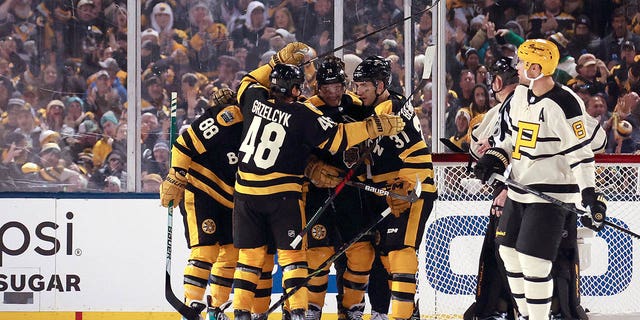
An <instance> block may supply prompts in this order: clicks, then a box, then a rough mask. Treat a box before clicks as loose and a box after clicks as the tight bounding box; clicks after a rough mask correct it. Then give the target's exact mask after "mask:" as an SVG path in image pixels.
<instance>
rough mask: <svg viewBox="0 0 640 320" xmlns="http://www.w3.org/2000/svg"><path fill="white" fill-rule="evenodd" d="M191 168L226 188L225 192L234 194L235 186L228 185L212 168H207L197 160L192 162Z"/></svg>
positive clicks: (223, 188) (221, 187)
mask: <svg viewBox="0 0 640 320" xmlns="http://www.w3.org/2000/svg"><path fill="white" fill-rule="evenodd" d="M191 169H192V170H195V171H197V172H198V173H200V174H201V175H203V176H205V177H206V178H207V179H209V180H211V181H212V182H213V183H215V184H216V185H217V186H218V187H220V189H222V190H224V192H226V193H228V194H230V195H233V186H230V185H228V184H227V183H226V182H225V181H224V180H222V179H220V177H218V176H217V175H216V174H215V173H213V172H212V171H211V170H209V169H207V168H205V167H204V166H203V165H201V164H199V163H197V162H193V163H191Z"/></svg>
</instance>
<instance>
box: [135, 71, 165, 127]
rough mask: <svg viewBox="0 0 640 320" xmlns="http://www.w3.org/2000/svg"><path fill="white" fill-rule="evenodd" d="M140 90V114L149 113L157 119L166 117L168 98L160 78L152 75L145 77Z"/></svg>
mask: <svg viewBox="0 0 640 320" xmlns="http://www.w3.org/2000/svg"><path fill="white" fill-rule="evenodd" d="M142 89H143V91H142V112H143V113H144V112H151V113H153V114H155V115H156V117H158V119H163V118H166V117H168V116H169V109H168V108H167V104H168V97H167V94H166V92H165V90H164V88H163V83H162V80H161V79H160V77H158V76H157V75H155V74H152V73H151V74H149V75H147V77H146V78H145V80H144V87H143V88H142Z"/></svg>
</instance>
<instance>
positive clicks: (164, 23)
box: [151, 2, 187, 56]
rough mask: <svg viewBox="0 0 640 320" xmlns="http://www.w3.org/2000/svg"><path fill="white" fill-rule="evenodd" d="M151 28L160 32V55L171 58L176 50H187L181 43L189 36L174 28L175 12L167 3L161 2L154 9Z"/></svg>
mask: <svg viewBox="0 0 640 320" xmlns="http://www.w3.org/2000/svg"><path fill="white" fill-rule="evenodd" d="M151 27H152V28H153V30H155V31H156V32H158V37H159V43H158V44H159V45H160V54H162V55H165V56H169V55H171V53H173V51H175V50H178V49H185V48H184V46H183V45H182V44H181V42H183V41H184V40H185V39H186V37H187V34H186V33H185V32H184V31H182V30H177V29H174V28H173V10H172V9H171V6H169V5H168V4H167V3H165V2H160V3H158V4H156V5H155V6H154V7H153V12H152V13H151ZM176 39H178V40H179V41H180V42H178V41H176Z"/></svg>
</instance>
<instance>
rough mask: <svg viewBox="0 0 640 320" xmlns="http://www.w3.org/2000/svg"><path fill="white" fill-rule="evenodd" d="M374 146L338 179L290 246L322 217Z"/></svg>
mask: <svg viewBox="0 0 640 320" xmlns="http://www.w3.org/2000/svg"><path fill="white" fill-rule="evenodd" d="M375 146H376V144H375V143H372V144H371V145H370V146H368V147H367V148H366V149H365V150H364V152H363V153H362V156H361V157H359V158H358V160H357V161H356V163H355V164H354V165H353V167H351V169H349V171H348V172H347V174H346V175H345V176H344V178H343V179H342V181H340V183H339V184H338V185H337V186H336V187H335V190H334V191H333V193H332V194H331V195H330V196H329V197H328V198H327V199H325V200H324V202H323V203H322V206H320V208H318V210H316V213H315V214H314V215H313V216H312V217H311V219H309V222H307V224H306V225H305V226H304V228H303V229H302V230H300V232H299V233H298V235H297V236H296V237H295V238H294V239H293V241H291V243H290V244H289V246H291V248H293V249H295V248H296V247H297V246H298V244H300V242H301V241H302V237H304V235H305V234H307V232H309V230H310V229H311V227H313V226H314V225H315V224H316V222H318V220H320V217H322V214H323V213H324V212H325V211H326V210H327V208H329V206H330V205H331V203H332V202H333V200H335V199H336V197H337V196H338V194H340V191H342V189H343V188H344V186H345V185H346V184H347V181H349V180H351V178H352V177H353V175H354V174H355V173H356V170H358V168H359V167H360V166H361V165H362V164H363V163H364V160H365V158H366V157H367V155H368V154H369V153H371V151H373V148H375Z"/></svg>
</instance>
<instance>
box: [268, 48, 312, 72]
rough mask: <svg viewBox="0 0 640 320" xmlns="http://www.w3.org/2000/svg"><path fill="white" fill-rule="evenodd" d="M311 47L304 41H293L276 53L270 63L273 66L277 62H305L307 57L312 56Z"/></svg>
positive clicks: (298, 63) (296, 63)
mask: <svg viewBox="0 0 640 320" xmlns="http://www.w3.org/2000/svg"><path fill="white" fill-rule="evenodd" d="M311 54H312V51H311V48H310V47H309V46H308V45H306V44H304V43H302V42H292V43H289V44H288V45H286V46H285V47H284V48H282V49H280V51H278V53H276V54H274V55H273V56H272V57H271V60H270V61H269V65H270V66H271V67H272V68H273V66H275V65H276V64H279V63H287V64H293V65H296V66H297V65H300V64H302V62H304V59H305V57H307V56H309V57H310V56H311Z"/></svg>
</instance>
